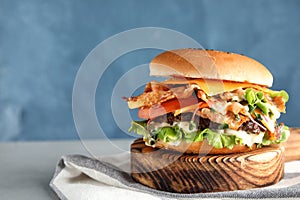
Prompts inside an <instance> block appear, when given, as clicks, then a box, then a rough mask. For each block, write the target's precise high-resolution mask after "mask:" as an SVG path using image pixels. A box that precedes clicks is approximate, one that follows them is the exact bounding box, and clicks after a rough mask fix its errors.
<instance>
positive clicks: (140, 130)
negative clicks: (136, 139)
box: [128, 121, 148, 136]
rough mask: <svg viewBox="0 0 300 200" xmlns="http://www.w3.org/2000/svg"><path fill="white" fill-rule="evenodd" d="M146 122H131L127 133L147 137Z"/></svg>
mask: <svg viewBox="0 0 300 200" xmlns="http://www.w3.org/2000/svg"><path fill="white" fill-rule="evenodd" d="M146 127H147V121H132V122H131V126H130V128H129V129H128V132H134V133H136V134H138V135H143V136H147V135H148V131H147V128H146Z"/></svg>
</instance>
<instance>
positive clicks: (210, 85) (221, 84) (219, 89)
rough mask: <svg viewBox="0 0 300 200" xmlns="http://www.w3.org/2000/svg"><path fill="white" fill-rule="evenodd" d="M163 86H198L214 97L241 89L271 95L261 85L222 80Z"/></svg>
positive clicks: (191, 81) (174, 82) (183, 82)
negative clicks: (253, 89)
mask: <svg viewBox="0 0 300 200" xmlns="http://www.w3.org/2000/svg"><path fill="white" fill-rule="evenodd" d="M162 83H163V84H166V85H168V84H172V85H174V84H196V85H198V86H199V87H200V88H201V89H202V90H203V91H204V92H205V93H206V94H207V95H209V96H213V95H216V94H220V93H223V92H231V91H233V90H236V89H239V88H255V89H257V90H260V91H263V92H266V93H269V92H270V91H271V90H270V89H268V88H265V87H262V86H259V85H255V84H251V83H246V82H244V83H242V82H231V81H222V80H211V79H189V80H187V79H169V80H166V81H164V82H162Z"/></svg>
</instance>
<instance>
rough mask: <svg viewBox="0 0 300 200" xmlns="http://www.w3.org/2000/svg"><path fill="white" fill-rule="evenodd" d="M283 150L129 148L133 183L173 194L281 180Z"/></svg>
mask: <svg viewBox="0 0 300 200" xmlns="http://www.w3.org/2000/svg"><path fill="white" fill-rule="evenodd" d="M283 164H284V162H283V148H282V147H280V146H276V147H265V148H262V149H258V150H254V151H251V152H247V153H238V154H227V155H204V156H200V155H195V154H178V153H176V152H173V151H170V150H163V149H154V148H151V147H148V146H145V144H144V142H143V140H142V139H138V140H136V141H135V142H134V143H133V144H132V145H131V170H132V177H133V179H134V180H135V181H137V182H139V183H142V184H144V185H146V186H149V187H151V188H154V189H157V190H163V191H168V192H177V193H199V192H219V191H230V190H245V189H250V188H257V187H264V186H267V185H271V184H274V183H276V182H278V181H279V180H280V179H281V178H282V177H283Z"/></svg>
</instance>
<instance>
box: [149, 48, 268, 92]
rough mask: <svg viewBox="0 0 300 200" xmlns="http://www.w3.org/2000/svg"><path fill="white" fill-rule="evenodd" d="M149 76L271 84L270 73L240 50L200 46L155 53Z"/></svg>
mask: <svg viewBox="0 0 300 200" xmlns="http://www.w3.org/2000/svg"><path fill="white" fill-rule="evenodd" d="M150 75H151V76H181V77H186V78H202V79H214V80H226V81H234V82H249V83H253V84H257V85H262V86H267V87H271V86H272V83H273V76H272V74H271V73H270V71H269V70H268V69H267V68H266V67H265V66H263V65H262V64H261V63H259V62H257V61H256V60H254V59H252V58H249V57H247V56H243V55H240V54H235V53H229V52H222V51H215V50H202V49H177V50H171V51H166V52H164V53H161V54H159V55H158V56H156V57H155V58H154V59H153V60H152V61H151V63H150Z"/></svg>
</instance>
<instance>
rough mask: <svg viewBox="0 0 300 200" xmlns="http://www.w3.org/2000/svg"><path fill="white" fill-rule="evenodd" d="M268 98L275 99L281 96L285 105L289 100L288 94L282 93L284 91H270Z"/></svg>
mask: <svg viewBox="0 0 300 200" xmlns="http://www.w3.org/2000/svg"><path fill="white" fill-rule="evenodd" d="M269 95H270V97H272V98H273V97H277V96H281V97H282V98H283V101H284V102H285V103H286V102H288V100H289V94H288V93H287V92H286V91H284V90H280V91H272V92H270V93H269Z"/></svg>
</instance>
